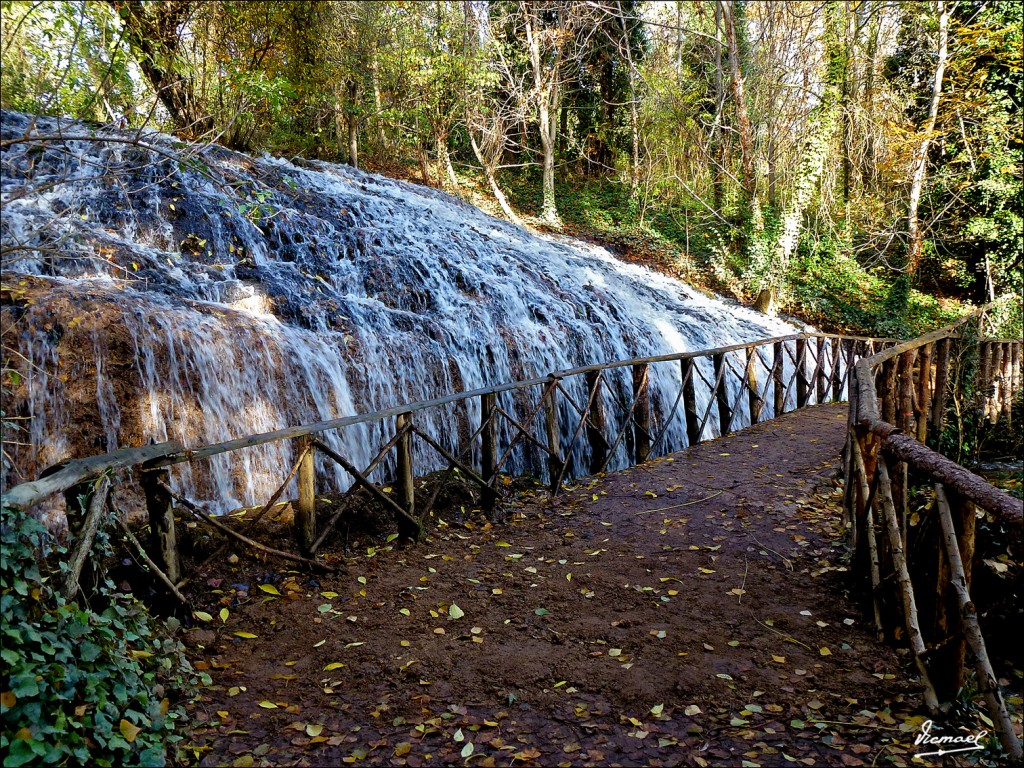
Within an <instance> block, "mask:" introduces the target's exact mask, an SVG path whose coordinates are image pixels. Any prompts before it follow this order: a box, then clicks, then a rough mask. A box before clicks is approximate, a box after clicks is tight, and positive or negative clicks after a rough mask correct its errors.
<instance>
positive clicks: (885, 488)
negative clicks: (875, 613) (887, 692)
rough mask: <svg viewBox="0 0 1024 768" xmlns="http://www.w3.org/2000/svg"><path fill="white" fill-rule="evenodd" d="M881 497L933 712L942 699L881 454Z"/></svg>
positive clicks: (905, 615) (909, 631)
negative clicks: (929, 662)
mask: <svg viewBox="0 0 1024 768" xmlns="http://www.w3.org/2000/svg"><path fill="white" fill-rule="evenodd" d="M878 498H879V502H880V503H881V505H882V512H883V514H884V515H885V523H886V527H887V529H888V532H889V546H890V549H891V551H892V560H893V565H894V566H895V567H896V578H897V580H898V581H899V585H900V595H901V596H902V598H903V618H904V620H905V621H906V625H907V637H908V639H909V641H910V649H911V650H912V651H913V652H914V662H915V663H916V664H917V670H918V672H919V673H920V675H921V684H922V685H923V686H924V703H925V705H926V706H927V707H928V710H929V711H930V712H932V713H937V712H938V711H939V700H938V697H937V696H936V695H935V688H934V687H933V686H932V682H931V678H930V677H929V675H928V668H927V667H926V666H925V663H924V654H925V652H926V650H927V649H926V648H925V645H924V638H923V637H922V636H921V627H920V625H919V624H918V618H917V602H916V601H915V599H914V586H913V584H911V582H910V572H909V571H908V570H907V558H906V555H905V554H904V552H903V539H902V537H901V536H900V526H899V522H898V521H897V520H896V508H895V506H894V505H893V499H892V483H891V482H890V480H889V469H888V467H886V464H885V458H884V457H883V456H881V455H879V457H878Z"/></svg>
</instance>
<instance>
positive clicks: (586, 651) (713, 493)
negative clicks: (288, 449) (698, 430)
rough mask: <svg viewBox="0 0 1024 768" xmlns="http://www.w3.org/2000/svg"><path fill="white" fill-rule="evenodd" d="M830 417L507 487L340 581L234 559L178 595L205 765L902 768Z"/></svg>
mask: <svg viewBox="0 0 1024 768" xmlns="http://www.w3.org/2000/svg"><path fill="white" fill-rule="evenodd" d="M845 418H846V416H845V406H823V407H818V408H810V409H806V410H804V411H801V412H798V413H795V414H791V415H787V416H785V417H783V418H781V419H778V420H776V421H772V422H768V423H765V424H762V425H760V426H758V427H755V428H752V429H749V430H745V431H743V432H740V433H737V434H734V435H731V436H729V437H727V438H724V439H721V440H715V441H712V442H708V443H703V444H701V445H699V446H697V447H695V448H693V449H691V450H688V451H684V452H681V453H677V454H674V455H673V456H671V457H666V458H664V459H659V460H657V461H653V462H650V463H648V464H645V465H643V466H640V467H636V468H634V469H631V470H628V471H625V472H620V473H615V474H610V475H608V476H606V477H603V478H599V479H596V480H594V481H593V482H592V483H591V482H588V483H586V484H585V485H583V486H580V487H579V488H577V489H576V490H574V491H572V492H568V493H566V494H564V495H563V496H561V497H560V498H558V499H556V500H554V501H551V500H549V498H548V496H547V494H546V493H545V492H542V491H538V492H536V494H524V496H523V497H522V498H520V499H519V500H518V501H517V502H516V503H515V506H514V507H513V508H512V510H511V512H510V515H509V522H508V523H507V524H506V525H500V526H495V527H491V526H490V525H489V524H486V523H483V522H481V520H480V518H479V517H475V516H472V520H474V522H469V523H462V524H456V523H455V522H453V521H449V523H448V524H447V525H443V524H442V525H441V526H439V527H434V528H433V531H432V534H431V536H430V538H429V539H428V540H427V541H426V542H425V543H422V544H419V545H417V546H414V547H409V548H405V549H396V550H391V549H390V548H388V547H378V548H377V549H375V550H371V551H370V552H369V553H367V551H365V550H363V551H361V552H360V554H359V556H356V557H352V558H350V559H349V560H348V561H347V569H348V573H347V575H345V576H343V577H332V578H320V579H314V580H310V579H309V578H308V577H307V576H305V575H304V574H299V573H296V572H284V573H282V572H278V571H272V570H267V566H262V565H259V564H253V563H252V562H251V561H246V560H245V559H243V560H242V561H241V562H240V563H239V564H238V565H237V566H235V570H234V571H225V572H223V573H220V574H216V575H215V578H213V579H212V580H210V581H208V583H207V584H203V585H200V586H201V589H200V590H199V591H197V593H196V598H197V600H201V601H204V602H205V605H206V606H207V610H208V611H209V613H211V614H212V615H213V616H214V619H213V621H212V622H211V623H209V624H207V625H206V627H207V628H206V629H202V630H193V631H192V632H191V633H189V634H190V635H191V637H190V642H191V643H192V644H193V646H194V651H193V657H194V658H195V659H197V660H199V661H200V663H201V664H202V665H204V666H205V665H209V666H208V671H209V672H210V674H211V675H212V676H213V679H214V687H213V688H211V689H207V690H206V691H205V692H204V696H203V698H202V699H201V700H200V701H199V702H198V703H197V704H196V705H195V707H194V715H195V717H196V718H197V719H198V720H199V721H201V727H200V728H198V729H197V730H196V731H195V732H194V733H193V734H192V737H193V742H194V745H195V748H196V751H197V752H196V753H197V756H198V757H200V760H201V764H203V765H221V764H225V763H227V764H234V765H240V766H244V765H261V764H262V765H328V764H329V765H339V764H349V763H354V764H359V765H363V764H367V765H408V766H413V767H414V768H415V766H420V765H442V764H462V763H464V762H465V763H468V764H470V765H475V766H489V765H501V766H508V765H531V764H538V765H567V766H568V765H573V766H576V765H581V766H582V765H616V764H620V765H639V764H643V765H654V766H658V765H664V766H669V765H691V764H698V765H740V764H745V765H765V766H767V765H800V764H806V765H818V764H830V765H847V766H858V765H872V764H880V765H882V764H884V765H891V764H895V765H904V764H909V763H910V758H911V754H912V751H913V747H912V742H913V737H914V735H916V733H917V732H918V726H919V724H920V722H921V721H922V720H923V718H921V717H916V715H917V714H918V713H917V712H915V711H914V708H915V707H916V701H917V689H916V688H915V686H913V684H911V683H908V682H905V680H906V678H907V670H906V667H907V665H906V664H905V663H904V661H903V660H902V659H901V658H898V657H897V655H896V654H895V653H894V652H893V650H892V649H890V648H889V647H887V646H883V645H879V644H878V643H877V642H876V641H875V640H874V638H873V636H872V634H871V632H870V631H869V630H868V628H867V627H866V626H865V625H864V622H863V619H862V617H861V615H860V614H859V613H858V612H857V610H856V609H855V608H854V607H853V606H852V605H851V604H850V603H848V601H847V600H846V599H845V597H844V596H843V587H844V585H845V578H844V577H845V573H844V572H843V571H844V568H843V566H842V564H841V556H840V552H841V550H842V543H841V540H842V536H841V533H840V530H839V526H838V523H837V521H838V519H839V515H840V512H839V509H840V504H841V492H840V489H839V487H838V485H837V483H836V482H835V481H834V480H833V479H832V478H833V477H834V475H835V472H836V469H837V465H838V455H839V452H840V449H841V446H842V442H843V436H844V430H845ZM467 517H469V516H467ZM834 545H835V546H834ZM218 579H223V583H221V582H219V581H218ZM260 585H264V588H263V589H261V588H260ZM218 588H219V589H220V594H219V595H218V594H212V593H211V592H212V590H213V589H218ZM268 590H269V591H268ZM272 593H276V594H272ZM278 595H280V596H278ZM218 598H220V599H221V603H219V604H218V603H216V602H215V601H216V600H217V599H218ZM221 607H227V608H228V617H227V620H226V622H224V623H222V622H221V620H220V619H219V618H217V612H218V611H219V610H220V609H221ZM210 627H212V629H211V628H210ZM239 632H241V633H243V636H239V635H238V634H236V633H239ZM246 634H248V635H254V636H255V637H247V636H244V635H246ZM342 665H343V666H342ZM918 764H920V763H918Z"/></svg>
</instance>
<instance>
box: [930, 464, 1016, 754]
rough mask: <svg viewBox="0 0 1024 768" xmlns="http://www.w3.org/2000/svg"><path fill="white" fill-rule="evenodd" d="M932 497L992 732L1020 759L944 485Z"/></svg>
mask: <svg viewBox="0 0 1024 768" xmlns="http://www.w3.org/2000/svg"><path fill="white" fill-rule="evenodd" d="M935 500H936V502H937V503H936V506H937V507H938V511H939V521H940V522H941V523H942V537H943V540H944V541H945V544H946V555H947V557H948V558H949V568H950V571H951V572H952V579H951V585H952V587H953V590H954V591H955V592H956V597H957V603H958V604H959V607H960V621H961V622H962V623H963V630H964V635H965V637H966V638H967V644H968V645H970V647H971V652H972V653H973V654H974V660H975V669H976V670H977V674H978V688H979V689H981V692H982V695H983V696H984V697H985V703H986V705H987V706H988V714H989V717H990V718H991V719H992V725H993V728H995V731H996V735H997V736H999V743H1000V744H1002V745H1003V749H1004V750H1006V753H1007V754H1008V755H1009V756H1010V757H1011V758H1013V759H1014V760H1017V761H1020V760H1021V759H1022V758H1024V752H1022V751H1021V743H1020V740H1019V739H1018V738H1017V735H1016V734H1015V733H1014V732H1013V723H1011V722H1010V715H1009V713H1008V712H1007V711H1006V702H1005V701H1004V700H1003V694H1002V692H1001V691H1000V690H999V684H998V683H997V682H996V676H995V672H994V671H993V669H992V663H991V662H990V661H989V658H988V651H987V650H986V648H985V638H984V637H983V636H982V634H981V627H980V626H979V625H978V611H977V609H976V608H975V607H974V603H973V602H971V596H970V594H969V593H968V591H967V576H966V574H965V573H964V564H963V561H962V560H961V559H960V547H959V545H958V544H957V538H956V529H955V528H954V526H953V516H952V514H950V510H949V500H948V499H947V498H946V492H945V489H944V488H943V487H942V485H941V484H939V483H936V485H935Z"/></svg>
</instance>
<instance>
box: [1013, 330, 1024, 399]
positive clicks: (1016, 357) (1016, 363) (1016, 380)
mask: <svg viewBox="0 0 1024 768" xmlns="http://www.w3.org/2000/svg"><path fill="white" fill-rule="evenodd" d="M1010 348H1011V353H1010V381H1011V382H1012V385H1011V389H1010V392H1011V395H1010V397H1011V399H1014V400H1015V399H1016V398H1017V392H1019V391H1020V388H1021V386H1022V385H1024V382H1021V380H1020V374H1021V370H1020V355H1021V343H1020V342H1019V341H1015V342H1013V344H1011V345H1010Z"/></svg>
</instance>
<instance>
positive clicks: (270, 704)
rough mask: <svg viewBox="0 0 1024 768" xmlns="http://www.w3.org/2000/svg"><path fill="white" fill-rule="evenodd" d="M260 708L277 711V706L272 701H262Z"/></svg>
mask: <svg viewBox="0 0 1024 768" xmlns="http://www.w3.org/2000/svg"><path fill="white" fill-rule="evenodd" d="M260 706H261V707H263V708H264V709H277V704H275V703H274V702H272V701H261V702H260Z"/></svg>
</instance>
